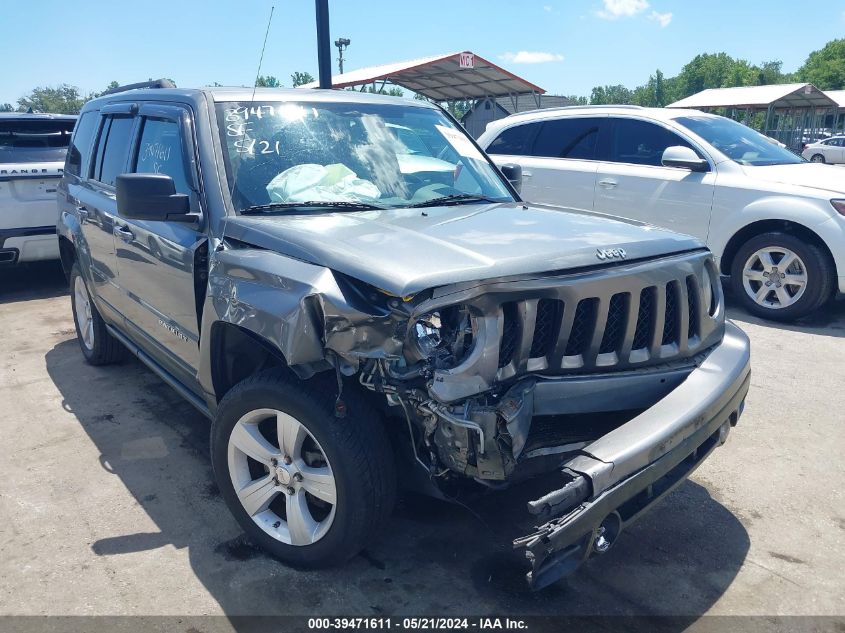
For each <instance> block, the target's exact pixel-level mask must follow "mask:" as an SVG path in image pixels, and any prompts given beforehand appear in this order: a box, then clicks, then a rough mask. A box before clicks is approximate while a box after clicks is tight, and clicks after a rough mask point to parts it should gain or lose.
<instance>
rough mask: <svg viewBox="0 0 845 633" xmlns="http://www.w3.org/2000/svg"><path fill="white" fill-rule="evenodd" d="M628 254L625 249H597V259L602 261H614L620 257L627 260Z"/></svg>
mask: <svg viewBox="0 0 845 633" xmlns="http://www.w3.org/2000/svg"><path fill="white" fill-rule="evenodd" d="M627 256H628V254H627V253H626V252H625V249H624V248H597V249H596V257H598V258H599V259H601V260H605V259H614V258H616V257H618V258H619V259H625V258H626V257H627Z"/></svg>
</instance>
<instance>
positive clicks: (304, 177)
mask: <svg viewBox="0 0 845 633" xmlns="http://www.w3.org/2000/svg"><path fill="white" fill-rule="evenodd" d="M267 194H268V195H269V196H270V201H271V202H312V201H319V202H362V201H366V200H373V199H378V198H379V197H380V196H381V192H380V191H379V189H378V187H376V186H375V185H374V184H373V183H372V182H370V181H369V180H363V179H361V178H358V176H357V174H356V173H355V172H354V171H352V170H351V169H349V167H347V166H346V165H343V164H341V163H333V164H331V165H316V164H313V163H306V164H303V165H296V166H295V167H291V168H290V169H286V170H285V171H283V172H282V173H280V174H279V175H278V176H276V177H275V178H273V180H271V181H270V182H269V184H268V185H267Z"/></svg>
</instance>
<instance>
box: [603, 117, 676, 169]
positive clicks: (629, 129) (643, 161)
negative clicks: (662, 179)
mask: <svg viewBox="0 0 845 633" xmlns="http://www.w3.org/2000/svg"><path fill="white" fill-rule="evenodd" d="M675 145H682V146H683V147H691V146H690V144H689V143H687V142H686V141H685V140H683V139H682V138H681V137H680V136H678V135H677V134H674V133H673V132H670V131H669V130H667V129H665V128H662V127H660V126H659V125H655V124H654V123H648V122H647V121H637V120H635V119H616V120H615V122H614V130H613V140H612V142H611V149H610V160H612V161H614V162H617V163H634V164H636V165H658V166H659V165H660V164H661V159H662V158H663V150H665V149H666V148H667V147H673V146H675Z"/></svg>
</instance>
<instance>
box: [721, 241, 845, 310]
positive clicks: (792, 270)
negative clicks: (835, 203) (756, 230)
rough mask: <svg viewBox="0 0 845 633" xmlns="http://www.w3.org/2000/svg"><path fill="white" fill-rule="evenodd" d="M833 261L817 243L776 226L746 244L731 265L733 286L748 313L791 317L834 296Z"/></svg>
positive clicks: (735, 293) (822, 303) (813, 307)
mask: <svg viewBox="0 0 845 633" xmlns="http://www.w3.org/2000/svg"><path fill="white" fill-rule="evenodd" d="M833 281H834V269H833V263H832V262H831V261H830V258H829V257H827V255H826V254H825V253H824V252H823V251H822V250H821V249H820V248H819V247H818V246H816V245H815V244H812V243H809V242H806V241H804V240H802V239H800V238H798V237H796V236H794V235H791V234H788V233H782V232H779V231H773V232H771V233H764V234H763V235H758V236H757V237H754V238H752V239H750V240H748V241H747V242H745V244H743V245H742V246H741V247H740V249H739V251H737V254H736V256H735V257H734V260H733V264H732V266H731V287H732V289H733V293H734V295H735V296H736V297H737V299H738V300H739V302H740V303H741V304H742V305H743V306H744V307H745V309H746V310H748V312H750V313H751V314H754V315H756V316H759V317H762V318H764V319H772V320H775V321H792V320H794V319H798V318H800V317H803V316H806V315H807V314H809V313H811V312H813V311H814V310H817V309H818V308H820V307H821V306H822V305H824V303H826V302H827V300H828V299H830V297H831V296H832V290H833Z"/></svg>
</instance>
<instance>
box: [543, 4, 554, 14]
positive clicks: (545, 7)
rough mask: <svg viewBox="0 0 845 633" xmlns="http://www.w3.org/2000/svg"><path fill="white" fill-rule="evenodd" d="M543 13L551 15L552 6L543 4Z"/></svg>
mask: <svg viewBox="0 0 845 633" xmlns="http://www.w3.org/2000/svg"><path fill="white" fill-rule="evenodd" d="M543 11H545V12H546V13H551V12H552V5H550V4H544V5H543Z"/></svg>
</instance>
